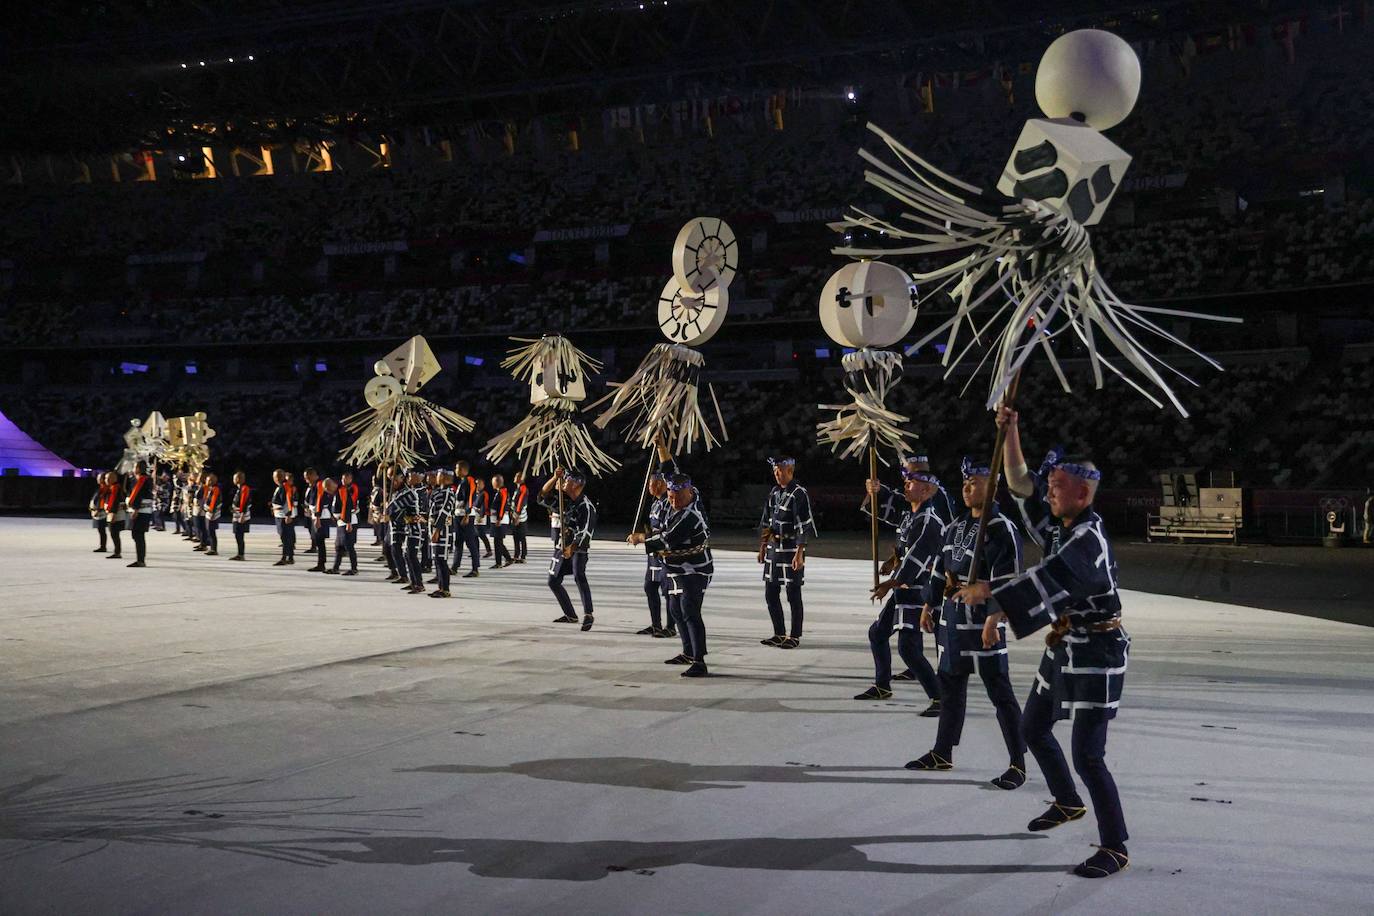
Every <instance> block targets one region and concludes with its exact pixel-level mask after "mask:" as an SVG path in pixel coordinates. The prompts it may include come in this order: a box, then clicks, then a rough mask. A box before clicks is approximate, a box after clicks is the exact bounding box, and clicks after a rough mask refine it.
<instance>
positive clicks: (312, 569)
mask: <svg viewBox="0 0 1374 916" xmlns="http://www.w3.org/2000/svg"><path fill="white" fill-rule="evenodd" d="M306 571H307V572H324V567H323V566H319V565H316V566H312V567H310V569H308V570H306Z"/></svg>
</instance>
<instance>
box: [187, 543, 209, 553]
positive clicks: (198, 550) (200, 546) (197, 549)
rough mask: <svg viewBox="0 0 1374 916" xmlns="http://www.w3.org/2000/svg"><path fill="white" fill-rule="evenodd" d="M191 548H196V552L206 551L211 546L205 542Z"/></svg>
mask: <svg viewBox="0 0 1374 916" xmlns="http://www.w3.org/2000/svg"><path fill="white" fill-rule="evenodd" d="M191 549H192V550H194V551H195V552H196V553H204V552H205V551H207V550H209V549H210V548H209V547H206V546H205V545H204V544H198V545H196V546H195V547H192V548H191Z"/></svg>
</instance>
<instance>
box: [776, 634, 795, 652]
mask: <svg viewBox="0 0 1374 916" xmlns="http://www.w3.org/2000/svg"><path fill="white" fill-rule="evenodd" d="M800 645H801V637H800V636H788V637H787V638H785V639H784V640H783V641H782V642H780V643H778V648H779V649H795V648H797V646H800Z"/></svg>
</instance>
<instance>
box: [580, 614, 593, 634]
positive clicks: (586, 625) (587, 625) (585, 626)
mask: <svg viewBox="0 0 1374 916" xmlns="http://www.w3.org/2000/svg"><path fill="white" fill-rule="evenodd" d="M591 628H592V615H591V614H588V615H587V616H586V617H583V618H582V632H583V633H585V632H587V631H588V630H590V629H591Z"/></svg>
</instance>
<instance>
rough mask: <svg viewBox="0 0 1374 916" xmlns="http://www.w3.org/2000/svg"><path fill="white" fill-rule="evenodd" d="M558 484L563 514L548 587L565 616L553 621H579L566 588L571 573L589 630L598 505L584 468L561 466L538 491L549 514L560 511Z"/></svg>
mask: <svg viewBox="0 0 1374 916" xmlns="http://www.w3.org/2000/svg"><path fill="white" fill-rule="evenodd" d="M555 487H558V488H560V489H562V491H563V514H562V517H561V518H560V519H559V524H558V539H557V540H556V541H555V542H554V548H553V561H552V562H550V563H549V590H550V591H552V592H553V596H554V597H555V598H557V599H558V606H559V607H561V608H562V609H563V616H562V617H555V618H554V621H553V622H554V623H577V611H575V610H573V605H572V599H571V598H569V597H568V590H567V589H566V588H564V587H563V578H564V577H565V576H566V575H567V574H568V573H572V576H573V581H574V582H576V583H577V592H578V596H579V597H580V598H581V599H582V615H583V616H582V629H583V630H584V631H585V630H590V629H591V628H592V588H591V586H590V585H589V584H588V583H587V551H588V550H590V549H591V546H592V534H593V533H594V532H595V531H596V507H595V506H593V505H592V501H591V500H590V499H588V498H587V494H586V492H585V491H586V488H587V478H586V476H585V475H583V473H582V472H581V471H567V472H565V471H564V470H563V469H562V468H559V469H558V470H556V471H554V474H553V476H552V477H550V478H549V479H548V480H547V481H545V482H544V486H543V487H541V488H540V490H539V504H540V505H541V506H543V507H544V508H545V509H548V510H549V512H550V513H557V512H558V497H557V496H554V495H553V490H554V488H555Z"/></svg>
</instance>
